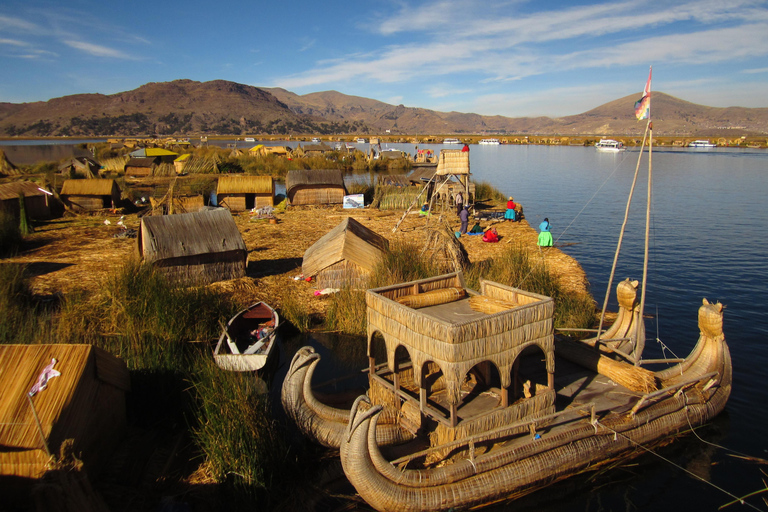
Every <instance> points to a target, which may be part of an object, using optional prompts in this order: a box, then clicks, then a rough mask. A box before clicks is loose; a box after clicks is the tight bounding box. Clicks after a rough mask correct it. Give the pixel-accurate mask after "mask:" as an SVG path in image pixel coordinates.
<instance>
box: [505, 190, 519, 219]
mask: <svg viewBox="0 0 768 512" xmlns="http://www.w3.org/2000/svg"><path fill="white" fill-rule="evenodd" d="M516 208H517V204H515V200H514V199H513V198H512V196H509V201H507V211H506V212H504V219H505V220H511V221H512V222H514V221H516V220H517V211H516Z"/></svg>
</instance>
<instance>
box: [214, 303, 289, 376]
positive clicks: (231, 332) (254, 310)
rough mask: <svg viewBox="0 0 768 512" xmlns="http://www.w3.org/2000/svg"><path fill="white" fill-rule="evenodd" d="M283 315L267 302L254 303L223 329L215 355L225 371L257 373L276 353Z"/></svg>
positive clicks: (220, 366)
mask: <svg viewBox="0 0 768 512" xmlns="http://www.w3.org/2000/svg"><path fill="white" fill-rule="evenodd" d="M279 325H280V317H279V315H278V314H277V311H275V310H274V309H273V308H272V307H270V306H269V305H267V304H266V303H264V302H256V303H255V304H251V305H250V306H248V307H247V308H245V309H244V310H242V311H240V312H239V313H238V314H236V315H235V316H233V317H232V318H231V319H230V321H229V322H227V325H226V326H224V328H223V329H222V333H221V337H219V342H218V343H217V344H216V348H215V349H214V350H213V358H214V360H215V361H216V364H217V365H218V366H219V368H221V369H222V370H229V371H233V372H255V371H257V370H260V369H261V368H263V367H264V365H265V364H266V363H267V359H268V358H269V356H270V354H271V353H272V352H273V350H272V349H273V348H274V346H275V336H276V334H277V332H276V331H277V327H278V326H279Z"/></svg>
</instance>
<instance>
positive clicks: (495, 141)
mask: <svg viewBox="0 0 768 512" xmlns="http://www.w3.org/2000/svg"><path fill="white" fill-rule="evenodd" d="M478 144H488V145H499V144H501V143H500V142H499V139H483V140H481V141H480V142H478Z"/></svg>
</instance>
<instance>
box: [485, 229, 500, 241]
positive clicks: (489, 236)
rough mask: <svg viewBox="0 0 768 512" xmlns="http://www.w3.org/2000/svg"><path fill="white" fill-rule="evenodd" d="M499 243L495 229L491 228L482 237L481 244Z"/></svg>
mask: <svg viewBox="0 0 768 512" xmlns="http://www.w3.org/2000/svg"><path fill="white" fill-rule="evenodd" d="M498 241H499V233H497V232H496V228H491V229H489V230H488V231H486V232H485V234H484V235H483V242H490V243H495V242H498Z"/></svg>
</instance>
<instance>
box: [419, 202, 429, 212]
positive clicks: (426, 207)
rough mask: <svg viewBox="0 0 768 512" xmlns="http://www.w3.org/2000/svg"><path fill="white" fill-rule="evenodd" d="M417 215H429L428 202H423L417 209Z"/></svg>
mask: <svg viewBox="0 0 768 512" xmlns="http://www.w3.org/2000/svg"><path fill="white" fill-rule="evenodd" d="M419 215H430V213H429V204H427V203H424V206H422V207H421V210H419Z"/></svg>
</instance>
